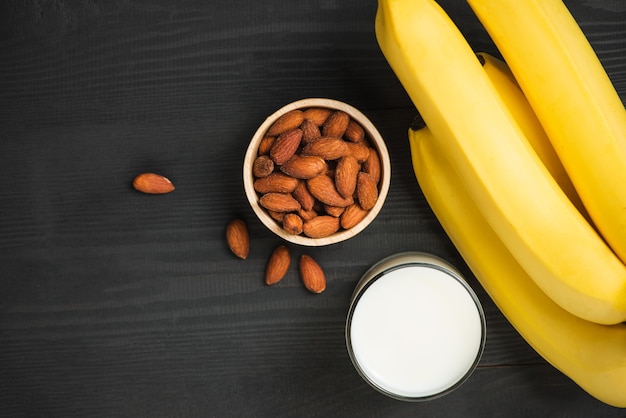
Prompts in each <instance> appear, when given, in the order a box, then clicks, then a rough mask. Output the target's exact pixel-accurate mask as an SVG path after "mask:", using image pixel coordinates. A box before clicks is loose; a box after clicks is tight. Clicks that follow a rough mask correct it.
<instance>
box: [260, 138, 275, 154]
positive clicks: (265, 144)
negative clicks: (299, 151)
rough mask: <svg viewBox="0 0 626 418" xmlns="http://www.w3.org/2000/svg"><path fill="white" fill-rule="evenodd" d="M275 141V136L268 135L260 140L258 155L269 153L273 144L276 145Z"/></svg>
mask: <svg viewBox="0 0 626 418" xmlns="http://www.w3.org/2000/svg"><path fill="white" fill-rule="evenodd" d="M274 141H276V137H275V136H269V135H266V136H264V137H263V138H262V139H261V142H259V149H258V150H257V154H258V155H265V154H269V152H270V149H271V148H272V145H274Z"/></svg>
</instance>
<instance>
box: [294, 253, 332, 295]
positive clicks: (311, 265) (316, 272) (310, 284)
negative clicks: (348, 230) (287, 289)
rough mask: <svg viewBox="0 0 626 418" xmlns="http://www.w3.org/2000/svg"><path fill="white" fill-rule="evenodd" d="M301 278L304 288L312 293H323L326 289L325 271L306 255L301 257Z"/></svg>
mask: <svg viewBox="0 0 626 418" xmlns="http://www.w3.org/2000/svg"><path fill="white" fill-rule="evenodd" d="M300 278H301V279H302V283H303V284H304V287H306V288H307V290H309V291H310V292H312V293H322V292H323V291H324V290H325V289H326V275H325V274H324V270H322V268H321V267H320V265H319V264H317V262H316V261H315V260H313V258H311V257H310V256H308V255H306V254H303V255H301V256H300Z"/></svg>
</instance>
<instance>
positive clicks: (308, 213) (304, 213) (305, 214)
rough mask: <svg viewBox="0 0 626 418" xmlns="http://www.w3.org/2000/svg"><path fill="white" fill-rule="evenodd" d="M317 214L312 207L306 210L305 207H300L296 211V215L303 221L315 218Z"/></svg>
mask: <svg viewBox="0 0 626 418" xmlns="http://www.w3.org/2000/svg"><path fill="white" fill-rule="evenodd" d="M317 215H318V213H317V212H316V211H315V210H313V209H308V210H307V209H304V208H301V209H300V210H299V211H298V216H300V217H301V218H302V220H303V221H309V220H311V219H313V218H315V217H316V216H317Z"/></svg>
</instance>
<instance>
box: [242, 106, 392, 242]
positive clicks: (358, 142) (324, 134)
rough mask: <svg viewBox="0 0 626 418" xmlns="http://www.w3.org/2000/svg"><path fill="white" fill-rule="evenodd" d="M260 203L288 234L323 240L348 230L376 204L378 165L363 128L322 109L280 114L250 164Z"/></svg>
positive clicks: (347, 117) (338, 113) (340, 113)
mask: <svg viewBox="0 0 626 418" xmlns="http://www.w3.org/2000/svg"><path fill="white" fill-rule="evenodd" d="M252 171H253V173H252V174H253V176H254V183H253V187H254V190H255V191H256V192H257V194H258V196H259V205H260V206H262V207H263V208H265V210H266V211H267V213H268V214H269V215H270V216H271V217H272V218H273V219H274V220H276V221H277V222H279V223H280V224H281V225H282V228H283V229H284V230H285V231H287V232H288V233H290V234H294V235H301V234H303V235H305V236H307V237H310V238H324V237H327V236H329V235H332V234H334V233H336V232H338V231H340V230H342V229H344V230H346V229H350V228H352V227H354V226H355V225H357V224H358V223H359V222H360V221H361V220H363V218H364V217H365V216H366V215H367V213H368V211H369V210H370V209H372V207H373V206H374V204H375V203H376V201H377V200H378V187H379V182H380V179H381V163H380V157H379V155H378V152H377V151H376V149H375V148H374V147H372V146H371V144H370V142H369V138H367V137H366V133H365V131H364V129H363V127H362V126H361V125H360V124H359V123H358V122H357V121H355V120H354V119H353V118H351V117H350V115H349V114H347V113H346V112H344V111H342V110H333V109H327V108H321V107H311V108H307V109H295V110H291V111H289V112H287V113H285V114H283V115H282V116H280V117H279V118H278V119H277V120H276V121H275V122H274V123H273V124H272V125H271V126H270V128H269V129H268V131H267V133H266V134H265V136H264V137H263V139H262V140H261V142H260V144H259V148H258V153H257V157H256V159H255V161H254V163H253V165H252Z"/></svg>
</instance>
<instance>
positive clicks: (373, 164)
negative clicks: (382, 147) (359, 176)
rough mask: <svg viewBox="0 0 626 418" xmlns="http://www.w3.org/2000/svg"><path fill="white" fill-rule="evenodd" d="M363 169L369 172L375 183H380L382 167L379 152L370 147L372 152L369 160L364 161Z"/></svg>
mask: <svg viewBox="0 0 626 418" xmlns="http://www.w3.org/2000/svg"><path fill="white" fill-rule="evenodd" d="M363 171H364V172H366V173H367V174H369V175H370V176H371V177H372V180H374V183H376V184H378V182H379V181H380V176H381V173H382V168H381V165H380V158H379V157H378V153H377V152H376V151H375V150H374V149H371V148H370V153H369V155H368V157H367V160H365V162H364V163H363Z"/></svg>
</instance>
